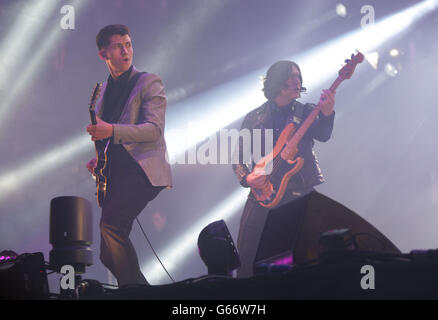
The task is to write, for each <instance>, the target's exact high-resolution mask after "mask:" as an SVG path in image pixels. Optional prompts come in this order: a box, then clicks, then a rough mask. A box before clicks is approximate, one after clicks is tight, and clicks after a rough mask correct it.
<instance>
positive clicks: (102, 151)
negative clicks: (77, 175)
mask: <svg viewBox="0 0 438 320" xmlns="http://www.w3.org/2000/svg"><path fill="white" fill-rule="evenodd" d="M101 87H102V84H101V83H97V84H96V86H95V87H94V90H93V94H92V95H91V100H90V107H89V111H90V119H91V123H92V124H93V125H95V124H97V120H96V112H95V110H94V108H95V105H96V101H97V99H98V98H99V95H100V89H101ZM109 142H110V140H109V139H105V140H97V141H94V146H95V148H96V159H97V161H96V167H95V168H94V174H93V176H94V178H95V179H96V187H97V192H96V195H97V203H98V204H99V207H102V204H103V200H104V199H105V196H106V187H107V164H108V158H107V154H106V152H107V150H108V146H109Z"/></svg>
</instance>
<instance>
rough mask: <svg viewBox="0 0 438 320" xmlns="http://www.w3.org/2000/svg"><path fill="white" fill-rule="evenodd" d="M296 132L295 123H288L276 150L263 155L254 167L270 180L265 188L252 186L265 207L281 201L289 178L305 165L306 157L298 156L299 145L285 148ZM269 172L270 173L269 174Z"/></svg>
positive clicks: (255, 170) (256, 172)
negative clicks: (289, 148)
mask: <svg viewBox="0 0 438 320" xmlns="http://www.w3.org/2000/svg"><path fill="white" fill-rule="evenodd" d="M294 133H295V125H294V124H293V123H290V124H288V125H287V126H286V127H285V128H284V129H283V131H282V132H281V135H280V137H279V138H278V141H277V143H276V144H275V146H274V150H273V151H272V152H271V153H270V154H268V155H267V156H265V157H263V158H262V159H261V160H260V161H259V162H258V163H257V164H256V165H255V167H254V173H255V174H258V175H266V176H267V177H268V180H269V183H268V184H267V186H266V188H264V189H256V188H252V193H253V195H254V196H255V198H256V200H257V201H259V204H260V205H261V206H263V207H265V208H273V207H275V206H277V205H278V204H279V203H280V201H281V199H282V198H283V195H284V193H285V191H286V188H287V185H288V183H289V180H290V179H291V178H292V177H293V176H294V175H295V174H296V173H297V172H299V171H300V170H301V168H302V167H303V165H304V159H303V158H301V157H296V154H297V152H298V147H295V148H291V151H288V150H286V149H285V148H284V147H285V146H286V144H287V143H288V141H289V140H290V138H291V137H292V136H293V134H294ZM269 172H270V174H267V173H269Z"/></svg>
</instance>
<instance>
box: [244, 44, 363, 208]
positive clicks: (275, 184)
mask: <svg viewBox="0 0 438 320" xmlns="http://www.w3.org/2000/svg"><path fill="white" fill-rule="evenodd" d="M363 59H364V56H363V54H362V53H360V52H359V53H357V54H356V55H354V54H352V55H351V59H347V60H345V62H346V64H345V65H344V66H343V67H342V69H341V70H339V74H338V77H337V78H336V80H335V81H334V82H333V84H332V85H331V86H330V89H329V90H330V91H332V92H333V93H334V92H336V88H337V87H338V86H339V85H340V84H341V83H342V81H344V80H345V79H350V78H351V76H352V75H353V72H354V70H355V68H356V66H357V64H359V63H361V62H362V61H363ZM320 110H321V105H320V104H318V105H317V106H316V107H315V109H314V110H313V111H312V112H311V113H310V114H309V115H308V116H307V118H306V120H304V122H303V123H302V124H301V126H300V127H299V129H298V130H296V127H295V125H294V124H293V123H289V124H288V125H286V127H285V128H284V129H283V131H282V132H281V134H280V137H279V138H278V141H277V142H276V144H275V146H274V149H273V150H272V152H271V153H270V154H268V155H267V156H265V157H263V158H262V159H261V160H260V161H259V162H257V164H256V165H255V167H254V170H253V172H254V173H255V174H258V175H259V174H264V173H265V172H268V171H269V172H271V173H270V174H269V175H267V178H268V183H267V184H266V187H265V188H263V189H257V188H251V192H252V193H253V195H254V196H255V198H256V199H257V201H258V202H259V204H260V205H261V206H263V207H266V208H273V207H275V206H277V205H278V204H279V203H280V201H281V199H282V198H283V196H284V193H285V191H286V187H287V185H288V183H289V181H290V179H291V178H292V177H293V176H294V175H295V174H296V173H297V172H299V171H300V170H301V168H302V167H303V165H304V159H303V158H302V157H296V155H297V153H298V143H299V142H300V141H301V139H302V138H303V136H304V134H305V133H306V132H307V130H308V129H309V127H310V126H311V125H312V123H313V121H314V120H315V119H316V117H317V116H318V114H319V112H320ZM268 166H270V167H268ZM267 168H272V170H267Z"/></svg>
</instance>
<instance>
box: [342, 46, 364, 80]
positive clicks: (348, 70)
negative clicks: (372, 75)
mask: <svg viewBox="0 0 438 320" xmlns="http://www.w3.org/2000/svg"><path fill="white" fill-rule="evenodd" d="M363 59H364V56H363V54H362V53H360V52H358V53H356V54H352V55H351V58H350V59H347V60H345V63H346V64H345V66H343V67H342V69H341V70H339V77H340V78H341V79H342V80H345V79H350V78H351V76H352V75H353V72H354V70H355V69H356V66H357V65H358V64H359V63H362V61H363Z"/></svg>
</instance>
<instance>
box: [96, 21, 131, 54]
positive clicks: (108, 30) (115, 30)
mask: <svg viewBox="0 0 438 320" xmlns="http://www.w3.org/2000/svg"><path fill="white" fill-rule="evenodd" d="M115 34H119V35H121V36H124V35H126V34H127V35H128V36H130V34H129V29H128V27H127V26H125V25H123V24H110V25H109V26H106V27H103V28H102V29H100V31H99V33H98V34H97V36H96V44H97V48H98V49H99V50H100V49H102V48H106V47H108V45H109V44H110V38H111V37H112V36H113V35H115Z"/></svg>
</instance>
